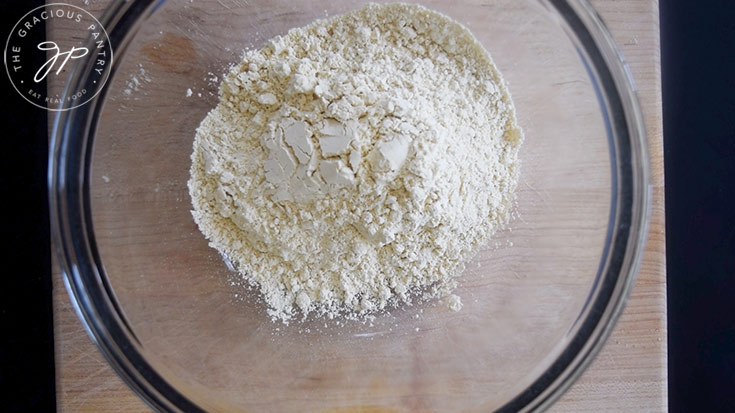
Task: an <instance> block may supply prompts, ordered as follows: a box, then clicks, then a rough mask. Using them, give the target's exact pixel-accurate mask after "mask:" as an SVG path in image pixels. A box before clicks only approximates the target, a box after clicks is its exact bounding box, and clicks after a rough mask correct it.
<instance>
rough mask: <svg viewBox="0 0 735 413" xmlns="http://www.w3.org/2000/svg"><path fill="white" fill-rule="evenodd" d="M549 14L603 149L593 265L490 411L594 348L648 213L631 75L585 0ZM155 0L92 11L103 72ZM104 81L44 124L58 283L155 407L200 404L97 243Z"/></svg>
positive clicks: (542, 401)
mask: <svg viewBox="0 0 735 413" xmlns="http://www.w3.org/2000/svg"><path fill="white" fill-rule="evenodd" d="M538 1H539V2H540V3H541V4H542V5H543V6H544V7H545V8H546V9H547V10H549V11H550V12H551V13H553V14H555V15H556V16H557V17H558V19H557V20H558V22H559V24H560V25H561V26H562V28H563V29H564V30H565V31H566V33H567V34H568V36H569V37H570V40H571V41H572V42H573V43H574V46H575V47H576V49H577V52H578V53H579V55H580V57H581V58H582V61H583V63H584V64H585V65H586V68H587V71H588V74H589V75H590V78H591V79H592V80H593V84H594V86H595V87H596V93H597V97H598V101H599V103H600V106H601V112H602V115H603V118H604V121H605V124H606V128H607V135H608V140H609V148H610V162H611V169H612V171H611V177H612V185H611V186H612V199H611V208H610V219H609V226H608V231H607V238H606V245H605V248H604V251H603V255H602V260H601V262H600V266H599V269H598V273H597V276H596V279H595V282H594V285H593V286H592V290H591V293H590V295H589V297H588V299H587V302H586V304H585V305H584V308H583V310H582V312H581V313H580V315H579V317H578V319H577V321H576V322H575V323H574V325H573V326H572V328H571V329H570V330H569V332H568V334H567V337H565V342H566V346H565V347H564V349H563V350H562V351H561V352H560V354H559V355H558V356H557V357H556V359H555V360H554V361H553V362H552V363H551V364H550V365H549V366H547V367H546V368H545V369H544V371H543V372H542V373H541V374H540V375H539V376H538V377H537V378H536V379H535V380H534V381H533V382H532V383H531V384H530V385H528V386H526V388H525V389H523V390H522V391H520V392H519V393H518V394H517V395H516V396H515V397H514V398H513V399H511V400H510V401H508V402H506V403H505V404H504V405H503V406H502V407H500V408H499V409H497V410H496V411H499V412H515V411H538V410H544V409H546V408H548V407H549V406H550V405H551V404H552V403H553V402H554V401H555V400H557V399H558V398H559V397H560V396H561V395H562V394H563V393H564V392H565V391H566V390H567V389H568V388H569V387H570V386H571V384H572V383H574V382H575V381H576V379H577V378H578V377H579V376H580V375H581V374H582V372H583V371H584V370H585V369H586V367H587V366H588V365H589V364H590V362H591V361H592V360H593V359H594V357H595V356H596V355H597V353H598V352H599V350H600V349H601V348H602V346H603V344H604V342H605V341H606V339H607V337H608V336H609V335H610V333H611V332H612V330H613V327H614V325H615V322H616V321H617V319H618V317H619V316H620V314H621V313H622V310H623V308H624V306H625V302H626V300H627V298H628V296H629V294H630V291H631V289H632V286H633V283H634V281H635V279H636V276H637V273H638V268H639V266H640V261H641V257H642V254H643V250H644V245H645V240H646V236H647V233H648V217H649V214H650V192H651V186H650V177H649V174H650V172H649V158H648V153H647V142H646V135H645V129H644V125H643V117H642V114H641V110H640V107H639V105H638V101H637V98H636V89H635V86H634V83H633V80H632V76H631V74H630V71H629V69H628V66H627V64H626V63H625V61H624V59H623V58H622V55H621V54H620V52H619V51H618V48H617V46H616V44H615V42H614V40H613V38H612V36H611V34H610V32H609V31H608V30H607V28H606V27H605V25H604V23H603V22H602V20H601V18H600V17H599V15H598V14H597V13H596V11H595V10H594V9H593V7H592V6H591V5H590V4H589V3H588V2H587V0H538ZM164 3H165V0H133V1H129V0H114V1H113V3H111V5H110V6H109V7H108V8H107V10H106V11H105V13H104V14H103V16H102V17H101V18H100V19H99V20H100V21H101V22H102V25H103V26H104V27H106V28H107V32H108V35H109V39H110V41H111V42H112V44H113V45H115V50H116V52H115V53H116V55H117V57H118V58H117V59H116V60H115V62H114V63H113V64H112V65H111V66H109V67H107V68H106V70H109V71H110V73H109V76H113V75H114V73H115V71H116V70H117V68H118V67H119V63H120V62H122V61H123V59H122V57H123V56H124V54H125V50H126V49H127V46H128V45H129V44H130V42H131V41H132V39H133V38H134V37H135V34H136V33H137V31H138V29H139V28H140V27H141V26H142V24H143V23H144V22H145V20H146V19H147V18H148V17H149V16H150V15H152V14H153V13H154V12H155V11H156V9H158V8H159V7H160V6H161V5H163V4H164ZM92 64H93V61H92V60H90V61H88V62H84V61H80V62H79V63H78V64H77V65H76V66H75V67H74V68H73V71H72V75H71V76H70V79H69V81H68V83H67V85H66V87H65V90H64V94H63V96H64V97H66V96H67V93H68V92H69V91H71V90H77V89H78V88H79V87H83V86H84V85H86V83H88V82H91V79H90V77H89V76H88V75H89V73H91V71H92V69H93V67H92ZM108 90H109V88H107V87H105V88H104V91H103V92H102V93H100V94H99V95H98V96H97V97H95V98H94V99H92V100H91V101H90V102H88V103H87V104H86V105H84V106H81V107H78V108H76V109H75V110H73V111H63V112H57V114H56V118H55V121H54V124H53V128H52V132H51V145H50V147H51V148H52V150H51V151H50V152H49V175H48V190H49V204H50V219H51V229H52V242H53V245H54V249H55V251H56V254H57V257H58V261H59V265H60V267H61V269H62V272H63V276H64V285H65V287H66V289H67V291H68V293H69V296H70V298H71V301H72V304H73V306H74V308H75V310H76V312H77V315H78V317H79V318H80V320H81V321H82V324H83V325H84V327H85V330H86V331H87V333H88V334H89V336H90V338H91V339H92V341H94V343H95V344H96V345H97V347H98V349H99V350H100V351H101V352H102V354H103V355H104V357H105V358H106V359H107V361H108V363H109V364H110V365H111V366H112V367H113V369H114V370H115V371H116V372H117V374H118V375H119V376H120V377H121V378H122V379H123V381H124V382H125V383H126V384H127V385H128V386H129V387H131V388H132V389H133V390H134V391H135V392H136V393H137V394H138V395H139V396H140V397H141V398H142V399H143V400H144V401H145V402H146V403H148V405H149V406H150V407H152V408H154V409H156V410H160V411H187V412H198V411H204V409H203V408H202V407H200V406H198V405H197V404H196V403H194V402H193V401H192V400H190V399H189V398H187V397H186V396H185V395H184V394H183V393H182V392H180V391H179V390H177V389H176V388H175V387H174V386H173V385H172V384H171V383H169V382H168V381H167V380H166V379H165V378H164V377H163V376H162V375H161V374H159V372H157V371H156V369H155V368H154V367H153V366H152V365H151V364H150V363H149V362H148V361H147V360H146V359H145V356H144V355H143V352H142V351H141V349H142V343H141V342H140V341H139V340H138V338H137V337H136V336H135V333H134V331H133V329H132V328H131V326H130V324H129V323H128V322H127V320H126V319H125V316H124V315H123V312H122V311H121V308H120V305H119V304H118V303H117V300H116V298H115V296H114V294H113V291H112V287H111V286H110V284H109V281H108V279H107V277H106V275H105V272H104V267H103V265H102V261H101V258H100V256H99V253H98V251H97V247H96V241H95V236H94V232H93V230H92V213H91V202H90V196H89V192H90V191H89V177H90V168H89V166H90V163H91V158H92V152H93V151H92V150H89V149H90V148H91V145H92V143H93V141H94V135H95V132H96V126H97V122H98V119H99V115H100V114H101V113H102V111H103V106H104V105H103V103H104V100H105V96H106V95H107V92H108Z"/></svg>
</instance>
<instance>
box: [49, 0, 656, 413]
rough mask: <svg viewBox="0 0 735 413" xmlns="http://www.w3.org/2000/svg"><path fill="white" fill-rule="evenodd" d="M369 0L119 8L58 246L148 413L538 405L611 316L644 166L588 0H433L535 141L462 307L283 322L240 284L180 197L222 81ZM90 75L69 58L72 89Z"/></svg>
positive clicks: (586, 355)
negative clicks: (301, 29)
mask: <svg viewBox="0 0 735 413" xmlns="http://www.w3.org/2000/svg"><path fill="white" fill-rule="evenodd" d="M361 3H362V2H360V1H352V0H350V1H340V2H334V1H325V0H310V1H294V0H253V1H242V2H241V1H234V0H197V1H194V2H188V1H178V2H174V1H168V2H164V1H153V0H137V1H123V0H117V1H115V2H114V4H113V5H112V6H111V7H110V8H109V9H108V11H107V12H106V13H105V15H104V16H103V18H102V19H101V20H102V22H103V25H104V26H105V27H106V29H107V31H108V33H109V35H110V38H111V39H112V44H113V48H114V51H115V58H116V60H115V62H114V65H113V66H112V67H111V68H110V70H112V73H111V78H110V80H109V83H108V84H107V86H106V88H105V90H104V91H103V93H101V94H100V95H99V96H98V97H97V98H96V99H94V100H93V101H91V102H90V103H88V104H86V105H84V106H82V107H79V108H77V109H75V110H72V111H67V112H61V113H59V115H58V117H57V119H56V123H55V127H54V133H53V140H54V141H53V148H54V149H53V152H52V154H51V159H50V162H51V166H50V167H51V173H50V196H51V209H52V223H53V228H54V241H55V245H56V248H57V250H58V253H59V257H60V263H61V266H62V268H63V271H64V274H65V280H66V283H67V286H68V289H69V291H70V295H71V297H72V301H74V302H75V304H76V306H77V309H78V312H79V316H80V318H81V319H82V321H83V322H84V324H85V325H86V327H87V330H88V332H89V334H90V336H91V337H92V338H93V340H94V341H95V342H96V343H97V345H98V346H99V348H100V350H101V351H102V352H103V353H104V355H105V356H106V357H107V359H108V360H109V362H110V364H111V365H112V366H113V367H114V368H115V370H117V372H118V373H119V374H120V376H121V377H122V378H123V379H124V380H125V381H126V382H127V383H128V384H129V385H130V386H131V387H132V388H133V389H134V390H135V391H136V392H138V394H139V395H140V396H141V397H142V398H143V399H145V400H146V401H147V402H148V403H149V404H150V405H151V406H152V407H154V408H156V409H160V410H173V411H178V410H184V411H199V410H209V411H233V410H247V411H321V412H324V411H329V412H347V411H357V412H368V411H370V412H373V411H459V410H467V411H528V410H535V409H543V408H545V407H548V406H549V405H550V404H551V403H552V402H553V401H554V400H555V399H556V398H558V397H559V395H560V394H561V393H562V392H563V391H564V390H565V389H566V388H567V387H568V386H569V385H570V384H571V383H572V382H573V381H574V380H575V378H577V377H578V376H579V374H580V373H581V372H582V370H583V369H584V367H585V366H586V365H587V364H589V362H590V360H591V359H592V358H593V356H594V355H595V354H596V353H597V352H598V351H599V349H600V347H601V346H602V344H603V342H604V340H605V338H606V337H607V336H608V335H609V333H610V331H611V329H612V327H613V324H614V322H615V320H616V318H617V316H618V315H619V314H620V312H621V310H622V307H623V305H624V302H625V299H626V297H627V295H628V292H629V290H630V287H631V285H632V283H633V280H634V278H635V274H636V271H637V267H638V264H639V261H640V256H641V252H642V249H643V243H644V234H645V233H646V231H645V230H646V222H647V211H648V191H649V184H648V182H649V181H648V158H647V154H646V147H645V139H644V132H643V128H642V124H641V114H640V110H639V108H638V105H637V102H636V99H635V96H634V88H633V86H632V82H631V80H630V78H629V75H628V74H627V70H626V68H625V65H624V63H623V62H622V59H621V58H620V56H619V55H618V53H617V51H616V47H615V45H614V43H613V41H612V39H611V37H610V35H609V33H608V32H607V30H606V29H605V28H604V26H603V24H602V23H601V21H600V19H599V18H598V16H597V15H596V13H595V12H594V11H593V10H592V8H591V7H590V6H589V5H588V4H587V3H586V2H584V1H581V0H579V1H568V2H567V1H558V0H540V1H536V0H523V1H519V0H492V1H491V0H488V1H479V0H478V1H476V0H468V1H461V2H456V1H448V0H425V1H421V4H423V5H425V6H427V7H429V8H432V9H436V10H438V11H441V12H443V13H445V14H447V15H449V16H451V17H453V18H455V19H456V20H458V21H459V22H461V23H463V24H466V25H467V26H468V27H469V28H470V30H471V31H472V32H473V33H474V34H475V36H476V37H477V38H478V39H479V40H480V41H481V42H482V43H483V44H484V46H485V47H486V48H487V49H488V50H489V51H490V53H491V55H492V56H493V58H494V60H495V62H496V64H497V66H498V67H499V69H500V70H501V72H502V74H503V75H504V77H505V79H506V80H507V82H508V85H509V86H508V87H509V90H510V92H511V94H512V95H513V99H514V101H515V104H516V107H517V113H518V117H519V123H520V125H521V127H522V128H523V129H524V132H525V136H526V140H525V142H524V144H523V147H522V151H521V160H522V170H521V182H520V185H519V191H518V202H517V217H516V218H515V219H514V220H513V221H512V222H511V224H510V226H509V228H508V229H507V230H505V231H503V232H501V233H498V234H497V235H496V237H495V238H494V240H493V242H492V243H491V245H489V246H488V247H487V248H486V249H484V250H483V251H481V252H480V254H479V255H478V256H477V257H476V258H475V259H474V261H472V262H471V263H469V264H468V265H467V270H466V271H465V273H464V274H463V275H462V276H461V278H460V284H461V286H460V287H459V289H458V294H459V295H460V296H462V297H463V301H464V303H465V305H464V308H463V309H462V311H460V312H458V313H452V312H449V311H447V310H446V309H445V308H444V307H443V306H436V305H432V304H431V303H429V304H426V305H421V306H414V307H409V308H405V309H402V310H399V311H394V312H393V313H392V315H390V316H380V317H378V319H377V320H376V321H375V322H374V325H373V326H372V327H371V326H369V325H363V324H360V323H347V324H346V325H345V326H342V327H337V326H334V325H333V324H334V323H333V322H328V323H327V326H325V325H324V324H325V322H324V321H313V322H309V323H307V324H304V325H291V326H288V327H284V326H282V325H279V324H274V323H272V322H271V321H270V320H269V319H268V318H267V317H266V315H265V309H264V306H263V304H262V303H261V302H259V301H258V300H257V299H256V294H255V293H254V292H248V291H241V290H238V289H237V288H236V287H233V286H231V285H230V282H231V280H232V277H233V274H232V272H231V271H230V270H229V269H228V267H227V265H226V263H225V262H224V261H223V260H222V259H221V257H220V256H219V255H218V254H217V252H216V251H214V250H213V249H211V248H209V247H208V246H207V242H206V241H205V239H204V237H203V236H202V235H201V233H200V232H199V231H198V229H197V227H196V225H195V224H194V221H193V220H192V217H191V214H190V212H189V211H190V209H191V206H190V200H189V195H188V191H187V186H186V181H187V179H188V177H189V172H188V171H189V165H190V159H189V155H190V153H191V149H192V141H193V138H194V130H195V128H196V127H197V126H198V124H199V122H200V121H201V120H202V119H203V118H204V116H205V115H206V114H207V112H208V111H209V110H210V109H211V108H212V107H214V106H215V104H216V102H217V85H218V81H219V80H218V78H219V77H220V75H221V74H222V73H223V72H224V71H225V69H226V68H227V66H228V65H229V64H231V63H232V62H236V61H237V60H238V57H239V56H240V54H241V52H242V51H243V50H244V49H245V48H248V47H259V46H261V45H262V44H263V42H264V41H265V40H267V39H269V38H271V37H272V36H274V35H277V34H283V33H285V32H286V31H287V30H288V29H289V28H292V27H298V26H303V25H305V24H308V23H309V22H311V21H313V20H314V19H316V18H319V17H324V16H325V15H333V14H337V13H341V12H344V11H347V10H350V9H354V8H357V7H359V6H360V5H361ZM89 70H90V68H89V67H88V66H79V67H76V68H75V72H74V77H73V79H72V81H71V83H70V89H69V90H76V89H78V85H80V84H84V82H86V81H88V80H89V79H88V73H89ZM188 89H190V90H191V96H189V97H187V94H188V93H187V91H188ZM235 294H240V295H241V296H244V297H245V298H244V299H238V298H236V297H235Z"/></svg>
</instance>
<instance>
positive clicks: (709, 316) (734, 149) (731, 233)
mask: <svg viewBox="0 0 735 413" xmlns="http://www.w3.org/2000/svg"><path fill="white" fill-rule="evenodd" d="M660 10H661V40H662V42H661V45H662V81H663V103H664V105H663V114H664V156H665V174H666V233H667V236H666V248H667V254H666V257H667V268H668V315H669V323H668V330H669V342H668V345H669V406H670V411H671V412H721V411H722V412H725V411H726V412H732V411H735V203H734V202H733V197H734V195H733V194H735V23H733V22H734V21H735V1H733V0H720V1H712V0H708V1H691V0H662V1H661V5H660Z"/></svg>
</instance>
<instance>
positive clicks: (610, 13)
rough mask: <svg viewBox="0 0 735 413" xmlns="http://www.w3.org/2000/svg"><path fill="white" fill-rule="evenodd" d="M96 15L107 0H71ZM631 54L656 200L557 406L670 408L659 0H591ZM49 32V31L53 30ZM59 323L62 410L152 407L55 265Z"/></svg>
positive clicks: (558, 408)
mask: <svg viewBox="0 0 735 413" xmlns="http://www.w3.org/2000/svg"><path fill="white" fill-rule="evenodd" d="M70 3H71V4H75V5H77V6H79V7H83V8H85V9H86V10H88V11H90V12H91V13H93V14H94V15H96V16H99V15H100V14H101V12H102V11H103V10H104V8H105V7H106V6H107V4H109V3H110V1H109V0H99V1H95V0H74V1H70ZM592 3H593V5H594V6H595V7H596V8H597V10H598V11H599V13H600V15H601V16H602V18H603V20H604V21H605V22H606V24H607V26H608V27H609V29H610V31H611V32H612V34H613V36H614V37H615V39H616V40H617V42H618V44H619V46H620V48H621V49H622V52H623V55H624V56H625V59H626V60H627V62H628V64H629V66H630V70H631V73H632V74H633V78H634V80H635V82H636V85H637V89H638V97H639V99H640V103H641V106H642V108H643V114H644V118H645V123H646V132H647V135H648V144H649V152H650V156H651V180H652V184H653V191H652V194H653V200H652V201H653V202H652V208H651V222H650V231H649V235H648V243H647V245H646V250H645V254H644V257H643V262H642V265H641V271H640V274H639V276H638V280H637V282H636V284H635V287H634V289H633V293H632V295H631V297H630V300H629V302H628V304H627V306H626V308H625V312H624V313H623V315H622V317H621V318H620V320H619V322H618V324H617V326H616V328H615V331H614V332H613V334H612V336H611V337H610V339H609V340H608V342H607V343H606V345H605V347H604V348H603V349H602V351H601V352H600V354H599V355H598V356H597V358H596V360H595V361H594V362H593V363H592V365H591V366H590V367H589V368H588V369H587V371H586V372H585V373H584V375H583V376H582V377H581V378H580V379H579V380H578V381H577V383H575V384H574V385H573V386H572V387H571V389H570V390H569V391H568V392H567V393H566V394H565V395H564V396H563V397H562V398H561V399H560V400H559V401H558V402H557V403H556V404H555V405H554V407H553V408H552V409H551V410H552V411H557V412H589V411H595V412H598V411H614V412H621V411H637V412H640V411H666V410H667V373H666V264H665V258H666V257H665V236H664V228H665V226H664V174H663V135H662V127H661V76H660V47H659V19H658V1H657V0H593V1H592ZM52 36H53V34H51V36H50V37H52ZM53 277H54V329H55V332H54V333H55V339H56V366H57V371H56V374H57V383H56V387H57V399H58V408H59V410H60V411H74V412H76V411H94V412H104V411H115V412H118V411H133V412H137V411H149V410H150V409H149V408H148V407H147V406H146V405H145V404H144V403H143V402H142V401H141V400H140V399H139V398H138V397H137V396H136V395H135V394H134V393H133V392H132V391H131V390H130V389H128V387H127V386H126V385H125V384H123V382H122V381H121V380H120V379H119V378H118V377H117V375H116V374H115V373H114V372H113V371H112V369H111V368H110V367H109V366H108V365H107V363H106V362H105V360H104V358H103V357H102V355H101V354H100V353H99V351H98V350H97V349H96V347H95V346H94V344H93V343H92V341H91V340H90V339H89V337H88V336H87V334H86V333H85V331H84V329H83V327H82V324H81V322H80V321H79V320H78V319H77V317H76V314H75V313H74V309H73V307H72V305H71V303H70V301H69V297H68V296H67V293H66V290H65V289H64V286H63V281H62V276H61V273H60V271H59V269H58V267H57V266H54V273H53Z"/></svg>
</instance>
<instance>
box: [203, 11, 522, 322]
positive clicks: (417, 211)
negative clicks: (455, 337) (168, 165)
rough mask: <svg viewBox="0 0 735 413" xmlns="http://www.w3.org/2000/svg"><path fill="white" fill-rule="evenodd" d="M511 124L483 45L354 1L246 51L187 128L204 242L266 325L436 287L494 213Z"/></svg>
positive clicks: (507, 192) (450, 26)
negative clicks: (258, 302)
mask: <svg viewBox="0 0 735 413" xmlns="http://www.w3.org/2000/svg"><path fill="white" fill-rule="evenodd" d="M521 141H522V134H521V131H520V129H519V128H518V126H517V124H516V118H515V112H514V107H513V104H512V102H511V99H510V96H509V94H508V92H507V90H506V89H505V86H504V83H503V80H502V78H501V76H500V74H499V73H498V71H497V70H496V68H495V66H494V65H493V62H492V60H491V59H490V56H489V55H488V53H487V51H485V50H484V49H483V48H482V46H481V45H480V44H479V43H478V42H477V41H476V40H475V38H474V37H473V36H472V35H471V34H470V32H469V31H468V30H467V29H465V28H464V27H463V26H461V25H460V24H459V23H457V22H455V21H453V20H451V19H449V18H448V17H446V16H444V15H441V14H439V13H436V12H433V11H430V10H427V9H425V8H423V7H421V6H417V5H405V4H390V5H373V4H371V5H368V6H366V7H364V8H362V9H360V10H356V11H353V12H350V13H347V14H345V15H341V16H337V17H333V18H330V19H326V20H319V21H316V22H314V23H313V24H311V25H309V26H307V27H304V28H300V29H294V30H291V31H290V32H289V33H288V34H287V35H285V36H282V37H276V38H274V39H272V40H271V41H270V42H269V43H268V44H267V45H266V46H265V47H264V48H262V49H261V50H257V51H248V52H246V53H245V55H244V57H243V61H242V62H241V63H239V64H237V65H235V66H234V67H233V68H232V69H231V70H230V72H229V74H228V75H227V76H225V78H224V79H223V82H222V85H221V88H220V102H219V104H218V105H217V107H216V108H215V109H214V110H212V111H211V112H210V113H209V115H208V116H207V117H206V118H205V119H204V121H202V123H201V125H200V127H199V128H198V130H197V133H196V138H195V141H194V151H193V153H192V156H191V158H192V166H191V179H190V180H189V191H190V194H191V199H192V204H193V207H194V210H193V211H192V213H193V216H194V219H195V221H196V223H197V224H198V226H199V228H200V230H201V231H202V233H203V234H204V235H205V236H206V237H207V239H208V240H209V241H210V245H211V246H212V247H214V248H216V249H217V250H219V251H220V252H222V253H223V254H225V255H226V256H227V257H229V258H230V259H231V260H232V261H233V262H234V263H235V264H236V267H237V268H238V271H239V273H240V274H241V276H242V277H243V278H244V279H245V280H246V281H247V282H248V283H250V284H251V285H253V286H256V287H257V288H259V290H260V292H261V293H262V295H263V298H264V300H265V302H266V304H267V305H268V313H269V315H270V316H271V317H273V319H274V320H278V319H280V320H283V321H286V322H287V321H289V320H291V319H293V318H294V317H296V316H297V315H299V314H300V315H301V316H302V317H304V318H305V317H306V316H307V315H309V314H312V313H313V314H316V315H317V316H327V317H329V318H332V317H335V316H337V315H343V316H344V315H346V316H348V317H366V316H368V317H369V316H371V315H372V314H374V313H375V312H377V311H379V310H382V309H385V308H386V307H387V306H392V305H398V304H400V303H402V302H405V303H409V302H411V300H412V298H414V299H415V298H416V297H417V294H419V293H420V294H422V296H423V297H427V296H431V297H449V298H451V299H450V300H449V303H450V305H449V306H450V308H451V309H453V310H459V308H461V301H460V300H459V298H458V297H456V296H451V291H452V289H453V288H454V287H455V286H456V281H455V276H456V275H458V274H459V273H461V272H462V270H463V269H464V266H463V263H464V262H466V261H467V260H468V259H470V258H471V257H472V256H473V255H474V254H475V253H476V251H477V249H478V248H479V247H481V246H482V245H483V244H485V243H486V242H487V241H488V239H489V237H490V236H491V235H492V234H493V233H494V232H495V231H496V230H497V229H498V228H499V227H500V226H502V225H503V224H504V223H505V222H506V221H507V218H508V216H509V212H510V209H511V203H512V201H513V198H514V191H515V187H516V182H517V174H518V160H517V155H518V149H519V146H520V144H521Z"/></svg>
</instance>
